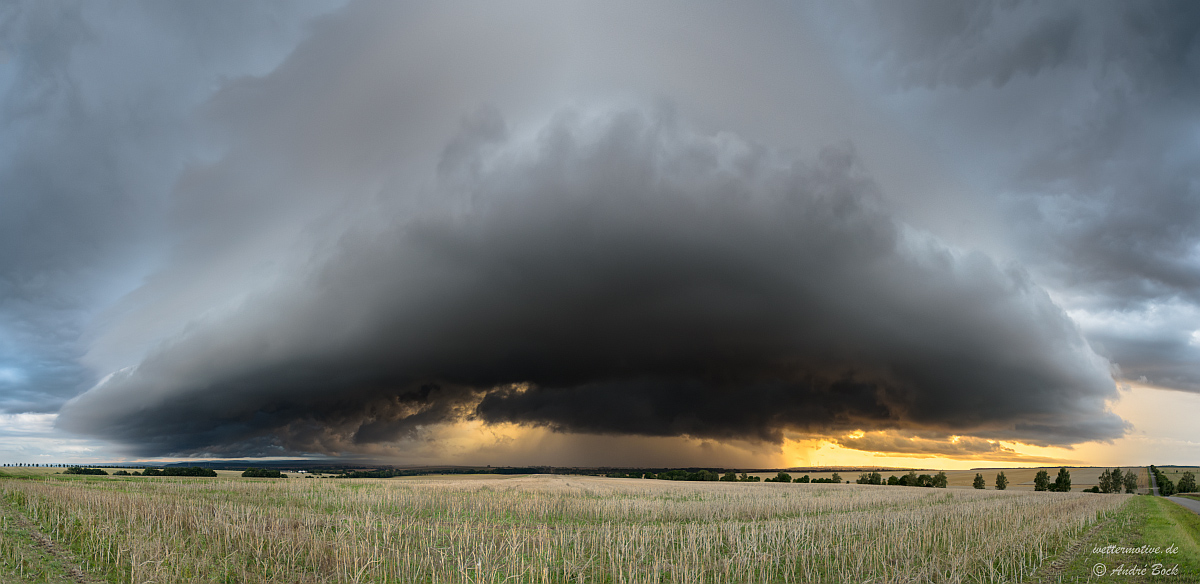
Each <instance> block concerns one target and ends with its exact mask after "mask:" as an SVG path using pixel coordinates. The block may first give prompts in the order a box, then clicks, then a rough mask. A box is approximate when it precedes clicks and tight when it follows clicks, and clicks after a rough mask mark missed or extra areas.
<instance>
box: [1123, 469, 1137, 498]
mask: <svg viewBox="0 0 1200 584" xmlns="http://www.w3.org/2000/svg"><path fill="white" fill-rule="evenodd" d="M1124 482H1125V492H1126V493H1136V492H1137V488H1138V473H1137V471H1135V470H1131V471H1126V472H1125V480H1124Z"/></svg>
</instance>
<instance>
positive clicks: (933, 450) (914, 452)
mask: <svg viewBox="0 0 1200 584" xmlns="http://www.w3.org/2000/svg"><path fill="white" fill-rule="evenodd" d="M830 441H832V442H833V443H835V444H837V445H838V446H841V447H843V448H850V449H853V450H862V451H865V452H873V453H876V454H883V455H887V456H901V457H911V458H952V459H955V460H987V461H1005V462H1018V463H1028V464H1037V463H1052V464H1064V463H1071V462H1076V461H1069V460H1063V459H1061V458H1051V457H1045V456H1035V455H1030V454H1024V453H1021V452H1017V451H1016V450H1014V449H1013V448H1010V447H1008V446H1005V445H1004V444H1002V443H1001V442H999V441H996V440H987V439H984V438H975V437H971V436H965V437H964V436H918V435H911V434H908V433H905V432H886V431H884V432H870V433H861V434H852V435H844V436H837V437H833V438H831V439H830Z"/></svg>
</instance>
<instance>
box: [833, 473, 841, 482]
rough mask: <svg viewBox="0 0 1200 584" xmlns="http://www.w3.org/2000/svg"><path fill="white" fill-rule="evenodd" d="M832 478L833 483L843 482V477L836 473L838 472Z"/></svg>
mask: <svg viewBox="0 0 1200 584" xmlns="http://www.w3.org/2000/svg"><path fill="white" fill-rule="evenodd" d="M830 478H831V479H833V482H835V483H840V482H842V475H840V474H838V473H836V472H835V473H833V476H832V477H830Z"/></svg>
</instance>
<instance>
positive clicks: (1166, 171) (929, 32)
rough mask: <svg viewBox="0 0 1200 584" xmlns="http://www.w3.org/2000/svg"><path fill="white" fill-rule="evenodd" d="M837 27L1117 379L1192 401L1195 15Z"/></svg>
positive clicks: (966, 8)
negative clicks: (995, 217) (979, 196)
mask: <svg viewBox="0 0 1200 584" xmlns="http://www.w3.org/2000/svg"><path fill="white" fill-rule="evenodd" d="M843 16H845V14H843ZM841 22H843V24H848V25H850V26H852V27H854V28H856V29H857V30H859V32H860V35H861V37H863V38H869V39H873V40H872V41H869V44H870V45H871V49H870V50H867V51H863V52H862V53H860V56H861V58H862V60H861V61H857V63H858V66H863V65H865V64H867V63H870V64H871V65H870V67H873V69H864V70H866V71H870V72H869V73H866V74H863V75H862V77H863V78H871V79H873V80H874V81H873V82H872V83H882V85H875V87H877V88H882V89H881V93H880V95H882V96H885V97H884V99H887V100H891V103H892V104H893V106H892V107H893V109H898V110H901V111H897V113H898V114H901V116H900V117H901V119H907V120H919V121H918V122H917V123H915V124H913V125H912V127H913V128H914V130H915V132H916V133H917V134H924V135H925V136H926V137H927V138H928V139H929V140H930V141H931V142H937V143H939V144H938V146H939V147H940V148H941V149H942V150H943V158H942V159H943V160H944V161H945V162H946V163H947V164H950V165H954V166H957V167H959V168H963V169H970V170H969V172H970V174H971V175H973V177H972V178H971V179H970V180H971V181H973V182H975V183H976V184H977V185H979V188H980V190H982V191H985V192H991V193H993V194H992V195H991V196H992V197H994V198H995V200H997V201H998V203H999V208H1000V209H1001V211H1002V212H1003V214H1004V215H1005V224H1006V225H1007V230H1008V232H1009V240H1010V241H1011V242H1012V246H1013V248H1014V254H1015V255H1017V256H1018V257H1020V258H1021V260H1022V261H1023V263H1025V265H1027V266H1028V267H1029V268H1030V269H1031V270H1033V271H1034V273H1035V274H1036V275H1037V277H1038V278H1039V280H1040V281H1042V282H1044V283H1045V284H1046V285H1047V286H1049V287H1050V288H1052V289H1054V290H1055V291H1056V292H1057V293H1058V297H1059V298H1060V299H1061V300H1062V301H1063V302H1064V303H1065V305H1066V306H1067V308H1068V309H1069V310H1071V312H1072V314H1075V315H1077V316H1078V317H1079V318H1080V320H1081V322H1082V324H1083V325H1084V327H1085V331H1086V332H1087V333H1088V334H1089V336H1090V338H1091V339H1092V340H1093V341H1095V344H1096V346H1097V348H1098V349H1099V350H1101V351H1102V352H1103V353H1104V354H1105V355H1106V356H1108V357H1110V358H1111V359H1112V360H1114V361H1115V362H1116V363H1117V364H1118V365H1119V366H1120V368H1121V372H1122V375H1123V376H1124V377H1126V378H1128V379H1131V380H1137V379H1141V380H1143V381H1146V382H1149V383H1152V384H1155V385H1157V386H1161V387H1169V388H1175V389H1181V390H1188V391H1200V369H1198V368H1197V367H1196V363H1197V362H1200V342H1198V340H1197V338H1198V337H1197V336H1195V332H1196V331H1197V330H1200V312H1198V311H1197V310H1196V306H1197V303H1198V302H1200V255H1198V254H1197V250H1200V190H1198V189H1200V186H1198V185H1197V183H1196V180H1195V177H1196V176H1197V174H1198V173H1200V146H1197V143H1196V140H1195V125H1196V123H1197V121H1198V120H1200V105H1198V104H1200V34H1198V33H1197V31H1200V6H1197V5H1196V4H1195V3H1193V2H1151V3H1126V2H1086V3H1084V2H1060V3H1055V4H1052V5H1047V4H1044V3H1037V2H1006V3H957V2H941V1H938V0H934V1H907V2H892V3H887V4H883V5H876V4H871V5H868V6H867V7H866V8H865V9H863V10H860V11H857V12H855V13H854V18H853V19H852V20H850V19H848V20H843V21H841ZM867 23H869V24H867ZM846 36H855V37H857V36H859V35H846ZM916 96H919V97H916ZM918 126H920V127H918ZM1164 314H1169V315H1170V316H1169V317H1164ZM1164 320H1170V321H1171V324H1170V325H1169V326H1163V324H1164V322H1163V321H1164ZM1118 321H1124V322H1125V323H1126V324H1127V326H1124V327H1121V328H1120V329H1119V330H1118V329H1115V328H1114V327H1113V325H1114V323H1116V322H1118ZM1151 331H1152V332H1153V334H1148V333H1150V332H1151Z"/></svg>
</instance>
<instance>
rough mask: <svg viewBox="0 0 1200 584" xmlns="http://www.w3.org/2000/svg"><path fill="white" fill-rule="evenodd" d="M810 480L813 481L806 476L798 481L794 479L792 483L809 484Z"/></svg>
mask: <svg viewBox="0 0 1200 584" xmlns="http://www.w3.org/2000/svg"><path fill="white" fill-rule="evenodd" d="M810 480H812V479H809V478H808V475H804V476H802V477H800V478H798V479H792V482H793V483H807V482H808V481H810Z"/></svg>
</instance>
